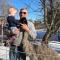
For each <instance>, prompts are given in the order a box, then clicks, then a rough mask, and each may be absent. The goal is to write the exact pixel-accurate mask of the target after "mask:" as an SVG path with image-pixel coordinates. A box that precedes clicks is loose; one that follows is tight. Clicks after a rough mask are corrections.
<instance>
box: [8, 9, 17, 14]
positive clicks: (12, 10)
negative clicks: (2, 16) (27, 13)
mask: <svg viewBox="0 0 60 60" xmlns="http://www.w3.org/2000/svg"><path fill="white" fill-rule="evenodd" d="M16 12H17V10H16V9H15V8H10V9H9V13H10V14H11V15H15V14H16Z"/></svg>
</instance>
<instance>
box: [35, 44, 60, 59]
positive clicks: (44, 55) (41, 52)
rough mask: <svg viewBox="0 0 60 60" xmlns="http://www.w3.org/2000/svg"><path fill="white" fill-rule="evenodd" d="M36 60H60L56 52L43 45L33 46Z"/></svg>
mask: <svg viewBox="0 0 60 60" xmlns="http://www.w3.org/2000/svg"><path fill="white" fill-rule="evenodd" d="M35 51H36V53H37V56H38V60H60V57H59V56H58V54H57V52H56V51H54V50H52V49H51V48H49V47H47V46H46V45H45V44H43V45H40V46H35Z"/></svg>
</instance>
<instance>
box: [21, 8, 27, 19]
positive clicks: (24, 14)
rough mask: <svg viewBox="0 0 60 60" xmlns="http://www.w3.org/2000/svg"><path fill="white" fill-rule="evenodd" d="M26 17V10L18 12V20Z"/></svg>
mask: <svg viewBox="0 0 60 60" xmlns="http://www.w3.org/2000/svg"><path fill="white" fill-rule="evenodd" d="M27 16H28V12H27V10H26V9H24V10H21V11H20V18H24V17H27Z"/></svg>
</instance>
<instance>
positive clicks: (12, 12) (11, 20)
mask: <svg viewBox="0 0 60 60" xmlns="http://www.w3.org/2000/svg"><path fill="white" fill-rule="evenodd" d="M8 11H9V16H8V17H7V22H8V24H9V28H10V30H11V33H12V34H10V36H9V38H10V41H11V42H12V41H13V40H15V39H14V37H15V38H16V36H18V34H19V29H18V28H17V25H18V21H17V20H16V19H15V17H14V16H15V14H16V12H17V10H16V9H15V8H14V7H10V8H9V10H8ZM12 39H13V40H12Z"/></svg>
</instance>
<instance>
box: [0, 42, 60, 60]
mask: <svg viewBox="0 0 60 60" xmlns="http://www.w3.org/2000/svg"><path fill="white" fill-rule="evenodd" d="M33 44H38V45H40V43H39V42H35V43H33ZM49 47H50V48H52V49H54V50H56V51H57V52H58V55H59V56H60V42H57V41H51V42H50V43H49ZM0 60H9V47H5V46H0ZM26 60H30V59H29V57H27V58H26Z"/></svg>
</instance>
